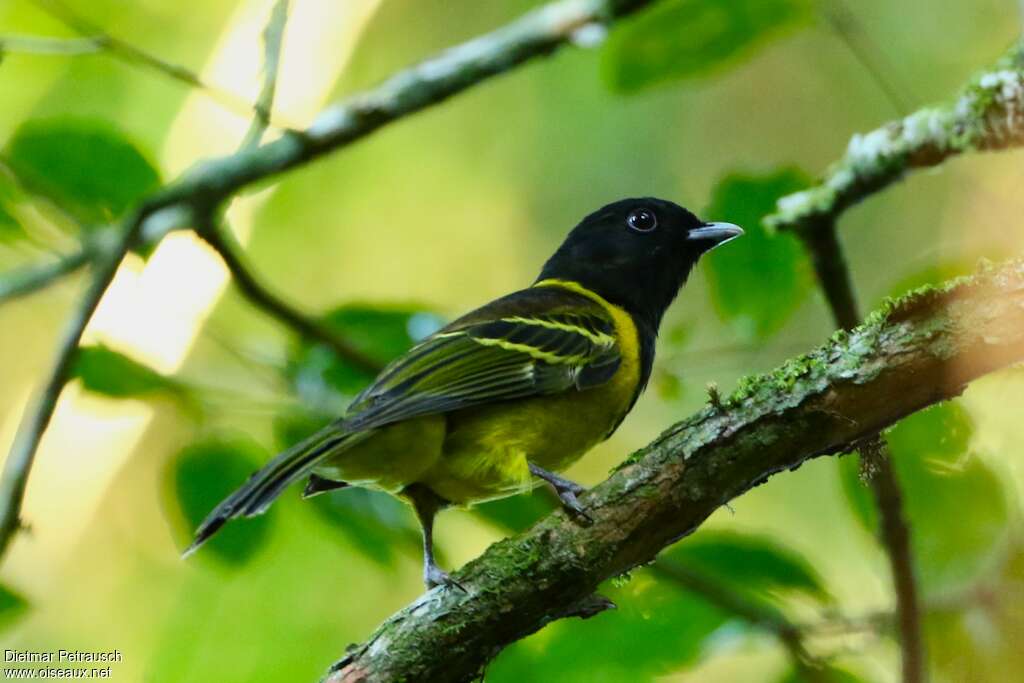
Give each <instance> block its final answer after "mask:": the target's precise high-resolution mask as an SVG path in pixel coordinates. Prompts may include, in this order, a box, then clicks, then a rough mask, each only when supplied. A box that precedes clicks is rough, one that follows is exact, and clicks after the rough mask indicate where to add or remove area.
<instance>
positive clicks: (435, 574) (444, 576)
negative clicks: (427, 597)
mask: <svg viewBox="0 0 1024 683" xmlns="http://www.w3.org/2000/svg"><path fill="white" fill-rule="evenodd" d="M423 583H425V584H426V585H427V590H430V589H431V588H435V587H437V586H444V587H445V588H457V589H458V590H460V591H462V592H463V593H467V592H468V591H467V590H466V589H465V587H463V585H462V584H461V583H459V582H458V581H456V580H455V579H453V578H452V577H451V576H449V575H448V572H446V571H444V570H443V569H441V568H440V567H438V566H437V565H436V564H428V565H427V566H425V567H424V568H423Z"/></svg>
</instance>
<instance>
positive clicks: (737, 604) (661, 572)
mask: <svg viewBox="0 0 1024 683" xmlns="http://www.w3.org/2000/svg"><path fill="white" fill-rule="evenodd" d="M651 571H652V572H653V573H654V574H655V576H657V577H659V578H661V579H667V580H668V581H671V582H672V583H674V584H676V585H678V586H680V587H681V588H683V589H685V590H688V591H690V592H692V593H696V594H697V595H699V596H700V597H701V598H702V599H703V600H706V601H708V602H709V603H711V604H712V605H715V606H716V607H718V608H720V609H722V610H723V611H725V612H728V613H730V614H733V615H735V616H737V617H739V618H740V619H742V620H743V621H746V622H747V623H748V624H750V625H752V626H755V627H757V628H760V629H763V630H765V631H767V632H768V633H771V634H772V635H774V636H775V637H776V638H778V640H779V642H780V643H781V644H782V646H783V647H785V648H786V650H787V651H788V652H789V655H790V657H791V658H792V659H793V663H794V665H795V666H797V667H798V668H800V669H801V670H805V669H806V670H809V671H813V669H814V668H815V664H816V662H815V661H814V659H813V658H812V657H811V655H810V654H809V653H808V652H807V649H806V648H805V647H804V632H803V631H802V630H800V628H799V627H797V626H796V625H795V624H794V623H792V622H791V621H790V620H789V619H787V618H786V617H785V615H783V614H782V613H781V612H778V611H776V610H773V609H768V608H766V607H765V606H763V605H762V604H760V603H758V602H755V601H753V600H750V599H748V598H746V597H745V596H743V595H742V594H740V593H738V592H736V591H734V590H732V589H731V588H729V587H728V586H724V585H722V584H720V583H719V582H718V581H716V580H715V579H714V577H712V576H707V575H705V574H704V573H703V572H699V571H694V570H693V569H690V568H689V567H685V566H683V565H681V564H679V563H678V562H670V561H667V560H659V561H657V562H655V563H654V564H653V565H651ZM812 680H813V679H812Z"/></svg>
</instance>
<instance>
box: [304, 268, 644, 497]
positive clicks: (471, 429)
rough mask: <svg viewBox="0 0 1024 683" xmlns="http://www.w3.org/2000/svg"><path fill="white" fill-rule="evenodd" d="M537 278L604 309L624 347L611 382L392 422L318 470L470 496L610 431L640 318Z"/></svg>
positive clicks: (510, 487)
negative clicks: (392, 423) (531, 464)
mask: <svg viewBox="0 0 1024 683" xmlns="http://www.w3.org/2000/svg"><path fill="white" fill-rule="evenodd" d="M535 286H536V287H562V288H564V289H568V290H571V291H573V292H576V293H578V294H582V295H583V296H585V297H587V298H589V299H592V300H593V301H595V302H597V303H598V304H600V305H601V306H603V307H604V308H605V309H606V310H607V311H608V313H609V314H610V315H611V317H612V319H613V321H614V323H615V338H616V340H617V342H618V345H619V350H620V353H621V355H622V362H621V364H620V365H619V368H618V370H617V371H616V372H615V375H613V376H612V378H611V379H610V380H609V381H608V382H606V383H604V384H602V385H600V386H597V387H594V388H591V389H586V390H584V391H577V390H574V389H570V390H569V391H567V392H564V393H562V394H557V395H553V396H542V397H536V398H527V399H522V400H517V401H505V402H502V403H495V404H491V405H485V406H479V407H474V408H467V409H465V410H461V411H456V412H453V413H448V414H446V415H430V416H426V417H421V418H416V419H413V420H407V421H404V422H400V423H397V424H394V425H389V426H387V427H383V428H381V429H379V430H377V433H375V434H374V435H373V436H371V437H370V438H368V439H366V440H364V441H362V442H361V443H359V444H358V445H356V446H355V447H354V448H352V449H350V450H347V451H345V452H344V453H341V454H339V455H338V456H336V457H334V458H332V459H330V460H328V461H327V462H325V463H324V464H323V466H321V467H319V468H317V472H318V473H320V474H321V475H322V476H326V477H329V478H334V479H340V480H344V481H347V482H349V483H353V484H360V485H363V486H373V487H375V488H381V489H384V490H386V491H389V492H391V493H398V492H399V491H400V490H401V489H402V488H404V487H405V486H407V485H409V484H412V483H420V484H423V485H426V486H428V487H430V488H431V489H432V490H433V491H434V492H435V493H437V494H438V495H439V496H441V497H442V498H444V499H446V500H448V501H450V502H452V503H455V504H458V505H466V504H470V503H474V502H480V501H484V500H489V499H493V498H501V497H504V496H508V495H511V494H514V493H518V492H520V491H523V490H526V489H528V488H530V487H531V486H533V485H534V484H535V483H536V482H533V481H532V480H531V475H530V472H529V469H528V466H527V463H528V462H533V463H535V464H537V465H539V466H540V467H543V468H544V469H547V470H552V471H559V470H562V469H565V468H566V467H568V466H569V465H571V464H572V463H574V462H576V460H578V459H579V458H580V457H582V456H583V455H584V454H585V453H586V452H587V451H589V450H590V449H591V448H593V447H594V446H595V445H596V444H598V443H600V442H601V441H604V440H605V439H606V438H608V437H609V436H610V435H611V432H612V430H613V429H614V428H615V426H616V425H617V424H618V423H619V422H620V421H621V419H622V417H623V416H624V415H625V413H626V411H627V410H629V407H630V404H631V403H632V400H633V395H634V393H635V392H636V388H637V385H638V383H639V381H640V343H639V338H638V336H637V329H636V325H634V323H633V320H632V318H631V317H630V316H629V314H627V313H626V312H625V311H624V310H623V309H621V308H619V307H618V306H615V305H613V304H611V303H609V302H608V301H606V300H604V299H603V298H601V297H600V296H598V295H597V294H595V293H594V292H591V291H590V290H588V289H586V288H584V287H582V286H581V285H579V284H577V283H575V282H568V281H563V280H543V281H541V282H539V283H537V284H536V285H535ZM600 336H606V335H600ZM594 341H596V340H594ZM602 341H603V340H602Z"/></svg>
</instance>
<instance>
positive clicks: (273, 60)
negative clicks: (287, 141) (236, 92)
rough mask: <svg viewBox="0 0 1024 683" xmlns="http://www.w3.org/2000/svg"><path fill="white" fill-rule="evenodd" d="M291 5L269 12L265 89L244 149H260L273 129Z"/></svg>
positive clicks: (283, 1) (281, 3) (283, 0)
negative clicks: (282, 50)
mask: <svg viewBox="0 0 1024 683" xmlns="http://www.w3.org/2000/svg"><path fill="white" fill-rule="evenodd" d="M288 5H289V0H277V2H276V3H274V8H273V9H272V10H271V11H270V19H268V20H267V25H266V28H264V29H263V86H262V87H261V88H260V94H259V96H257V98H256V104H255V105H254V106H253V110H254V111H255V113H256V115H255V117H253V120H252V123H251V124H249V130H248V131H247V132H246V134H245V138H244V139H243V140H242V145H241V146H242V149H246V148H248V147H255V146H257V145H259V143H260V140H262V139H263V134H264V133H265V132H266V130H267V128H268V127H269V126H270V116H269V113H270V112H271V111H273V109H274V96H275V95H276V93H277V74H278V69H279V67H280V66H281V45H282V43H283V42H284V27H285V24H287V23H288Z"/></svg>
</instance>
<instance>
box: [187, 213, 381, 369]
mask: <svg viewBox="0 0 1024 683" xmlns="http://www.w3.org/2000/svg"><path fill="white" fill-rule="evenodd" d="M196 231H197V233H198V234H199V235H200V236H201V237H202V238H203V239H204V240H206V242H207V243H208V244H209V245H210V246H211V247H212V248H213V249H214V251H216V252H217V253H218V254H219V255H220V257H221V259H222V260H223V261H224V265H225V266H227V269H228V270H229V271H230V272H231V276H232V279H233V281H234V283H235V285H236V286H237V287H238V289H239V291H240V292H241V293H242V294H243V295H244V296H245V298H246V299H248V300H249V302H250V303H251V304H253V305H254V306H257V307H258V308H261V309H263V310H264V311H266V313H268V314H269V315H271V316H273V317H275V318H277V319H278V320H280V321H282V322H283V323H285V324H286V325H288V326H289V327H291V328H292V329H294V330H295V331H296V332H298V333H299V334H301V335H302V336H304V337H306V338H307V339H311V340H313V341H317V342H320V343H323V344H326V345H327V346H328V347H330V348H331V349H332V350H333V351H334V352H335V353H336V354H337V355H338V356H339V357H340V358H343V359H345V360H347V361H348V362H350V363H352V364H353V365H354V366H356V367H358V368H360V369H361V370H365V371H367V372H371V373H375V372H378V371H379V370H380V369H381V367H382V365H381V363H380V362H378V361H377V360H375V359H373V358H371V357H369V356H367V355H366V354H365V353H363V352H362V351H360V350H359V349H357V348H355V347H354V346H353V345H352V344H351V343H349V342H348V341H347V340H345V339H344V337H342V336H341V335H340V334H337V333H335V332H334V331H333V330H331V329H330V328H328V327H327V326H325V325H324V324H323V323H320V322H319V321H317V320H315V319H313V318H310V317H309V316H307V315H305V314H303V313H301V312H299V311H298V310H297V309H295V308H294V307H292V306H291V305H289V304H288V303H287V302H285V301H284V300H283V299H281V298H280V297H278V296H277V295H276V294H274V293H273V292H271V291H270V290H268V289H267V288H266V287H264V286H263V284H262V283H260V281H259V280H258V279H257V278H256V276H255V275H253V273H252V270H251V269H250V268H249V267H248V266H247V265H246V263H245V262H244V257H243V256H242V249H241V246H240V245H239V244H238V242H237V241H236V240H235V238H234V236H233V235H232V234H231V231H230V230H229V229H227V228H226V227H225V226H222V225H212V224H211V225H208V226H199V225H197V226H196Z"/></svg>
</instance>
